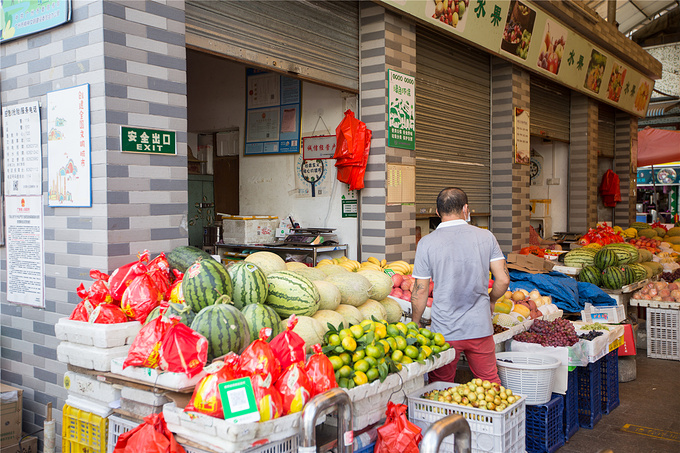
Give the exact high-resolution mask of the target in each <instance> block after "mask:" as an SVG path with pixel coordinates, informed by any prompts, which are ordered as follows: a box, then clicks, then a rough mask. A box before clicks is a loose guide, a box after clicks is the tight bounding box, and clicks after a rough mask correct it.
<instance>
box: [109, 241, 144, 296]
mask: <svg viewBox="0 0 680 453" xmlns="http://www.w3.org/2000/svg"><path fill="white" fill-rule="evenodd" d="M147 261H149V251H148V250H144V251H143V252H142V253H141V254H140V255H139V259H138V260H137V261H133V262H132V263H128V264H126V265H124V266H121V267H119V268H118V269H116V270H115V271H113V272H112V273H111V276H110V277H109V290H110V291H111V297H113V300H114V301H118V302H120V300H121V299H122V298H123V293H124V292H125V290H126V289H127V287H128V286H129V285H130V283H132V280H134V278H135V277H136V276H138V275H142V274H145V273H146V271H147V270H148V269H147V267H146V264H145V263H146V262H147Z"/></svg>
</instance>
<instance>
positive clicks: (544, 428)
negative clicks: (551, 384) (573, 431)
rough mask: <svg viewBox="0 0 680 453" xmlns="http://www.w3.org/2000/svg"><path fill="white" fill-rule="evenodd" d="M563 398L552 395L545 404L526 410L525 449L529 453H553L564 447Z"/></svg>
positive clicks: (529, 406)
mask: <svg viewBox="0 0 680 453" xmlns="http://www.w3.org/2000/svg"><path fill="white" fill-rule="evenodd" d="M563 419H564V397H563V396H562V395H557V394H553V397H552V399H551V400H550V401H548V402H547V403H545V404H536V405H528V406H527V409H526V449H527V452H529V453H553V452H554V451H555V450H557V449H558V448H560V447H562V446H563V445H564V422H563Z"/></svg>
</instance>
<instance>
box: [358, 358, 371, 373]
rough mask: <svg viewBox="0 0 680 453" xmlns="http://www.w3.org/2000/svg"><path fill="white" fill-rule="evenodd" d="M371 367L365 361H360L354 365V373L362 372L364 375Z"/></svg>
mask: <svg viewBox="0 0 680 453" xmlns="http://www.w3.org/2000/svg"><path fill="white" fill-rule="evenodd" d="M370 367H371V365H369V363H368V362H367V361H365V360H363V359H361V360H359V361H358V362H356V363H355V364H354V371H361V372H363V373H365V372H367V371H368V369H369V368H370Z"/></svg>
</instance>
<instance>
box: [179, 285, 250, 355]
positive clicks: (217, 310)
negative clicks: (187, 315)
mask: <svg viewBox="0 0 680 453" xmlns="http://www.w3.org/2000/svg"><path fill="white" fill-rule="evenodd" d="M191 328H192V329H194V330H195V331H196V332H198V333H200V334H201V335H203V336H204V337H205V338H206V339H207V340H208V361H209V362H210V361H211V360H213V359H214V358H216V357H221V356H223V355H224V354H226V353H228V352H235V353H237V354H240V353H241V352H242V351H243V350H244V349H245V348H246V346H248V345H249V344H250V331H249V330H248V323H247V322H246V318H245V317H244V316H243V314H242V313H241V311H240V310H239V309H238V308H236V307H234V305H233V304H232V303H231V298H230V297H229V296H220V297H219V298H218V299H217V300H216V301H215V303H214V304H211V305H208V306H207V307H205V308H203V309H202V310H201V311H199V312H198V313H197V314H196V317H194V320H193V322H192V323H191Z"/></svg>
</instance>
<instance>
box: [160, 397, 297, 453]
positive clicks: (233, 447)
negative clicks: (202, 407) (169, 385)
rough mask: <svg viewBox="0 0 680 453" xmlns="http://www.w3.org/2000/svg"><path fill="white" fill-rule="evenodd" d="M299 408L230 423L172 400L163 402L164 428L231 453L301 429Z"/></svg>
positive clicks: (292, 434)
mask: <svg viewBox="0 0 680 453" xmlns="http://www.w3.org/2000/svg"><path fill="white" fill-rule="evenodd" d="M301 415H302V414H301V412H296V413H294V414H289V415H286V416H284V417H280V418H276V419H274V420H268V421H266V422H256V423H243V424H234V423H232V422H229V421H226V420H222V419H220V418H216V417H211V416H209V415H205V414H201V413H198V412H184V411H183V410H182V409H180V408H178V407H177V406H176V405H175V403H168V404H166V405H165V406H163V416H164V417H165V422H166V423H167V425H168V429H170V431H172V432H173V433H175V434H177V435H178V436H181V437H183V438H185V439H186V440H188V441H190V442H195V443H197V444H199V445H203V446H205V447H207V448H209V449H210V450H213V451H215V452H217V453H235V452H240V451H243V450H248V449H249V448H252V447H255V446H258V445H263V444H266V443H267V442H277V441H281V440H285V439H288V438H290V437H292V436H295V435H297V434H299V433H300V431H301V429H302V417H301Z"/></svg>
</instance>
